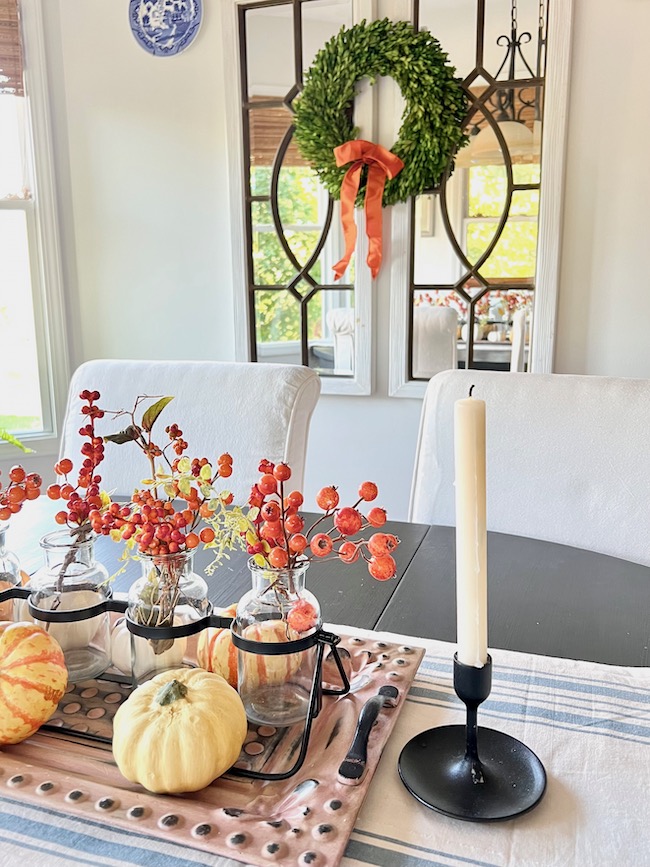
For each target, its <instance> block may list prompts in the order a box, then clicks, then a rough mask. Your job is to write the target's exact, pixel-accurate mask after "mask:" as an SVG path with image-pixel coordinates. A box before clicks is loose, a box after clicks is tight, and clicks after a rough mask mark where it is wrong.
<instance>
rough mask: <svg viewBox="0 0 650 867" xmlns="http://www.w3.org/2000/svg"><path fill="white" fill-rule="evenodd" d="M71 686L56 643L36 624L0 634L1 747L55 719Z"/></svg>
mask: <svg viewBox="0 0 650 867" xmlns="http://www.w3.org/2000/svg"><path fill="white" fill-rule="evenodd" d="M67 685H68V670H67V668H66V665H65V659H64V657H63V651H62V650H61V648H60V646H59V644H58V643H57V641H56V640H55V639H54V638H52V636H51V635H49V634H48V633H47V632H46V631H45V630H44V629H43V628H41V627H40V626H36V625H35V624H33V623H12V624H10V625H9V626H7V627H6V628H5V629H3V630H2V632H0V744H17V743H19V742H20V741H23V740H25V738H28V737H29V736H30V735H33V734H34V732H35V731H36V730H37V729H38V728H39V726H41V725H43V723H44V722H47V720H48V719H49V718H50V717H51V716H52V714H53V713H54V711H55V710H56V706H57V705H58V703H59V702H60V701H61V698H62V696H63V694H64V692H65V689H66V686H67Z"/></svg>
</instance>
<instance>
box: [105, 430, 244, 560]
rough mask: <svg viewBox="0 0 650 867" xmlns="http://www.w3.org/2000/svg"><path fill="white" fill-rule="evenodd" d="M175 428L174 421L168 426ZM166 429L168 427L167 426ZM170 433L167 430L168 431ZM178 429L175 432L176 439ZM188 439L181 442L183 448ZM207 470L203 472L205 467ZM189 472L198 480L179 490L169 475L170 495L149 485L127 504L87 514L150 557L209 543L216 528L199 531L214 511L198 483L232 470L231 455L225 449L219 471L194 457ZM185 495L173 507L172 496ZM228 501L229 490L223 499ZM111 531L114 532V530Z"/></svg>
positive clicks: (210, 482) (204, 483) (209, 482)
mask: <svg viewBox="0 0 650 867" xmlns="http://www.w3.org/2000/svg"><path fill="white" fill-rule="evenodd" d="M172 427H173V428H175V429H176V430H177V431H178V428H177V427H176V426H172ZM168 433H169V431H168ZM170 436H171V435H170ZM181 436H182V432H181V431H178V437H177V438H175V437H171V438H172V439H176V441H178V439H179V438H180V437H181ZM186 446H187V444H185V447H186ZM206 466H207V467H208V468H209V469H208V472H207V473H202V470H203V468H204V467H206ZM177 471H178V460H175V461H174V462H173V464H172V473H175V472H177ZM189 472H190V474H191V475H192V477H194V478H196V479H197V480H200V481H197V483H196V484H191V485H190V486H189V488H186V489H185V490H182V489H181V484H180V481H179V478H174V477H173V476H172V479H171V481H169V483H168V484H169V485H170V488H171V496H170V498H169V499H161V498H160V497H159V496H158V493H157V490H156V484H155V482H154V485H153V486H151V487H149V488H142V489H140V490H138V491H135V492H134V494H133V496H132V498H131V503H130V504H128V505H120V504H119V503H111V505H110V506H109V508H108V509H107V510H106V511H105V512H101V511H99V510H95V511H93V512H91V513H90V520H91V525H92V528H93V530H94V531H95V532H96V533H98V534H99V533H101V534H102V535H104V536H107V535H109V533H111V534H114V536H116V537H117V538H118V539H120V540H124V541H125V542H128V541H129V540H130V539H133V541H134V542H135V544H136V545H137V547H138V550H139V551H140V553H143V554H149V555H151V556H154V557H155V556H160V555H163V554H177V553H179V552H182V551H185V550H187V549H190V550H191V549H193V548H197V547H198V545H199V544H200V543H201V542H202V543H203V544H205V545H208V544H210V543H211V542H213V541H214V539H215V531H214V530H213V528H212V527H210V526H205V527H203V528H202V529H201V530H200V531H199V530H198V525H199V524H200V523H201V521H202V520H209V519H210V518H211V517H212V516H213V514H214V513H213V510H212V509H211V508H210V505H209V497H208V496H204V494H203V493H202V491H201V488H205V487H206V486H207V487H209V488H211V487H212V485H213V484H214V483H215V482H216V481H217V479H219V478H224V477H226V476H230V475H231V474H232V458H231V456H230V455H229V454H223V455H221V456H220V457H219V459H218V461H217V471H216V473H213V472H212V468H211V467H210V466H209V462H208V459H207V458H194V459H193V460H192V461H191V464H190V471H189ZM178 499H180V500H185V502H186V506H185V508H182V509H178V510H177V509H176V507H175V505H174V500H178ZM227 501H230V502H232V495H229V496H228V497H226V498H225V499H222V502H224V503H225V504H228V503H227ZM114 531H117V532H116V533H114Z"/></svg>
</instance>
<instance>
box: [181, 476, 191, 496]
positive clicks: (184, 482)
mask: <svg viewBox="0 0 650 867" xmlns="http://www.w3.org/2000/svg"><path fill="white" fill-rule="evenodd" d="M191 489H192V485H191V484H190V480H189V479H179V480H178V490H179V491H180V493H181V494H185V495H187V494H189V492H190V490H191Z"/></svg>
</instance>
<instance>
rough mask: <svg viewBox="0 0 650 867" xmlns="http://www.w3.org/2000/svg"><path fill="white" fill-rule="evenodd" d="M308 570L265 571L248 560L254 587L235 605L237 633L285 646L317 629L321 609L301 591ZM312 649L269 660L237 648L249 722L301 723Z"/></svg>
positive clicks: (303, 566)
mask: <svg viewBox="0 0 650 867" xmlns="http://www.w3.org/2000/svg"><path fill="white" fill-rule="evenodd" d="M308 565H309V564H308V563H302V564H301V565H299V566H297V567H294V568H291V569H289V568H287V569H270V568H263V567H260V566H258V565H257V564H256V563H255V562H254V561H253V560H250V561H249V568H250V571H251V576H252V582H253V587H252V589H251V590H249V592H248V593H247V594H246V595H245V596H244V597H242V599H241V600H240V602H239V604H238V605H237V613H236V616H235V621H234V624H233V628H234V629H235V631H236V632H237V634H238V635H240V636H241V637H242V638H246V639H248V640H249V641H259V642H273V643H278V642H279V643H284V642H287V641H293V640H295V639H297V638H303V637H305V636H307V635H311V634H312V633H313V632H315V631H316V630H317V629H319V628H320V626H321V622H322V621H321V613H320V606H319V604H318V601H317V600H316V597H315V596H314V595H313V594H312V593H310V592H309V590H306V589H305V576H306V572H307V567H308ZM316 650H317V649H316V646H314V647H310V648H308V649H307V650H303V651H299V652H298V653H282V654H278V655H277V656H276V655H272V656H271V655H268V654H257V653H250V652H248V651H244V650H239V649H238V651H237V668H238V690H239V694H240V696H241V699H242V701H243V702H244V707H245V708H246V714H247V716H248V718H249V720H251V722H255V723H262V724H265V725H272V726H288V725H293V724H294V723H297V722H300V721H301V720H304V719H305V717H306V716H307V713H308V710H309V694H310V691H311V687H312V683H313V680H314V674H315V668H316Z"/></svg>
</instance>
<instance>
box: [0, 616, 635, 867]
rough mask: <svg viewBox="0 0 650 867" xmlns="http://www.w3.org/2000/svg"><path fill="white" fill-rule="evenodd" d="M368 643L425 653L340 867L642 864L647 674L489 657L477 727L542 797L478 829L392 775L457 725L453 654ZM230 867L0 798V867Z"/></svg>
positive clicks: (234, 865)
mask: <svg viewBox="0 0 650 867" xmlns="http://www.w3.org/2000/svg"><path fill="white" fill-rule="evenodd" d="M332 628H333V629H336V627H332ZM346 631H349V630H347V629H346ZM357 632H358V634H359V635H361V636H363V635H370V634H371V633H366V632H363V631H361V630H355V634H356V633H357ZM372 635H373V636H374V637H375V638H376V637H382V638H385V639H386V640H387V641H394V642H397V643H403V642H405V641H406V642H408V643H411V644H415V643H420V644H423V645H425V646H426V649H427V653H426V656H425V658H424V660H423V662H422V665H421V667H420V670H419V672H418V675H417V677H416V679H415V681H414V683H413V686H412V688H411V691H410V693H409V696H408V698H407V701H406V704H405V706H404V708H403V710H402V713H401V715H400V717H399V720H398V722H397V725H396V728H395V730H394V732H393V734H392V736H391V738H390V740H389V742H388V744H387V746H386V748H385V751H384V754H383V757H382V759H381V762H380V765H379V768H378V770H377V773H376V775H375V778H374V780H373V781H372V784H371V786H370V789H369V792H368V796H367V798H366V800H365V802H364V805H363V808H362V810H361V812H360V813H359V816H358V818H357V822H356V826H355V829H354V831H353V833H352V836H351V838H350V841H349V843H348V847H347V850H346V854H345V856H344V858H343V861H342V862H341V863H342V865H343V867H367V865H381V867H434V865H435V867H473V865H476V867H515V865H516V867H535V865H539V867H550V865H556V867H574V865H576V867H592V865H593V867H598V865H602V867H611V865H635V867H641V865H650V806H649V805H648V801H649V796H648V791H649V786H648V780H649V779H650V669H648V668H643V669H639V668H619V667H615V666H606V665H596V664H593V663H586V662H574V661H572V660H565V659H554V658H550V657H542V656H532V655H528V654H522V653H510V652H506V651H498V650H497V651H493V652H492V656H493V660H494V669H493V686H492V693H491V695H490V697H489V699H488V700H487V701H486V702H485V704H484V705H482V707H481V710H480V715H479V722H481V721H482V722H483V724H484V725H486V726H489V727H491V728H497V729H500V730H502V731H504V732H507V733H508V734H511V735H513V736H514V737H516V738H519V739H520V740H522V741H523V742H524V743H526V744H527V745H528V746H529V747H531V749H533V750H534V751H535V752H536V753H537V755H538V756H539V757H540V758H541V760H542V761H543V763H544V765H545V767H546V770H547V774H548V788H547V791H546V794H545V796H544V799H543V800H542V802H541V803H540V805H539V806H538V807H536V808H535V809H534V810H533V811H532V812H530V813H528V814H526V815H524V816H521V817H519V818H518V819H514V820H511V821H507V822H501V823H496V824H489V825H480V824H472V823H468V822H459V821H456V820H453V819H449V818H446V817H444V816H441V815H439V814H437V813H433V812H431V811H429V810H427V809H426V808H425V807H423V806H421V805H420V804H419V803H417V802H416V801H415V800H414V799H413V798H412V797H411V796H410V795H409V794H408V792H407V791H406V790H405V789H404V787H403V786H402V784H401V782H400V780H399V778H398V775H397V770H396V766H397V758H398V756H399V753H400V751H401V749H402V747H403V746H404V744H405V743H406V742H407V741H408V740H410V738H411V737H413V735H415V734H417V733H418V732H419V731H422V730H424V729H428V728H431V727H433V726H436V725H448V724H450V723H460V722H462V721H463V708H462V706H461V704H460V702H459V701H458V699H457V698H456V695H455V693H454V691H453V687H452V684H451V659H452V655H453V651H454V646H453V645H450V644H446V643H443V642H437V641H420V642H418V641H416V642H414V641H413V639H412V638H408V639H405V638H404V637H402V636H395V635H394V634H392V633H382V634H381V636H378V635H377V634H376V633H372ZM6 791H7V790H6V789H5V790H4V792H6ZM239 863H240V862H236V861H232V860H229V859H226V858H221V857H219V856H211V855H208V854H206V853H204V852H200V851H198V850H194V849H188V848H186V847H181V846H178V845H175V844H174V843H171V842H167V843H165V842H163V841H158V840H153V839H151V838H150V837H145V836H140V835H138V834H135V833H128V832H127V831H122V830H119V829H111V828H109V827H108V826H106V825H104V824H102V823H101V822H99V821H97V822H90V821H81V820H77V819H74V818H70V817H68V816H65V815H63V814H62V813H58V812H54V811H52V810H48V809H46V808H45V807H36V806H26V805H24V804H21V803H19V802H17V801H13V800H11V799H10V798H7V797H5V795H4V793H3V792H2V787H0V867H73V865H77V864H79V865H93V867H100V865H101V867H124V865H128V867H132V865H138V867H196V865H210V867H238V864H239ZM275 863H276V864H277V863H278V862H275Z"/></svg>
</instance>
